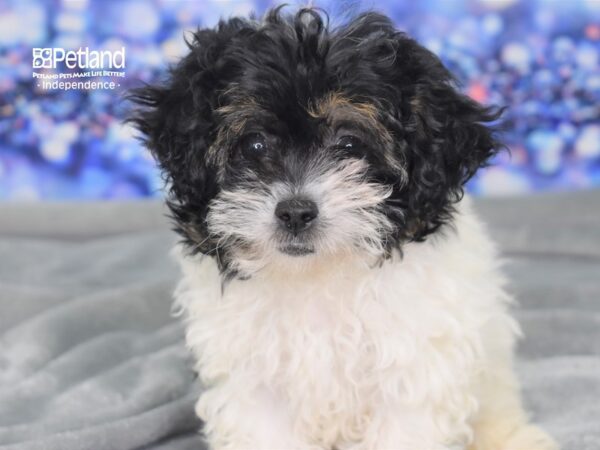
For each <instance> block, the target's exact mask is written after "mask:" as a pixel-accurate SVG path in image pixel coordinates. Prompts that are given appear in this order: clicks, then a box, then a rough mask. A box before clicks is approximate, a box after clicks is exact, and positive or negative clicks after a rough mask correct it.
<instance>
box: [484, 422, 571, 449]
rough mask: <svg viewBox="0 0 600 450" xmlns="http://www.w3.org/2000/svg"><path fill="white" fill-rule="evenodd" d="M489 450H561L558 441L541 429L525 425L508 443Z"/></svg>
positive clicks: (512, 435) (510, 437)
mask: <svg viewBox="0 0 600 450" xmlns="http://www.w3.org/2000/svg"><path fill="white" fill-rule="evenodd" d="M483 450H488V449H483ZM489 450H559V447H558V444H557V443H556V441H554V439H552V438H551V437H550V436H549V435H548V434H547V433H546V432H545V431H543V430H542V429H540V428H539V427H537V426H535V425H525V426H523V427H521V428H519V429H518V430H516V431H515V432H514V433H513V434H511V435H510V436H509V438H508V440H507V441H506V443H504V444H502V445H501V446H500V447H498V448H497V449H495V448H494V449H489Z"/></svg>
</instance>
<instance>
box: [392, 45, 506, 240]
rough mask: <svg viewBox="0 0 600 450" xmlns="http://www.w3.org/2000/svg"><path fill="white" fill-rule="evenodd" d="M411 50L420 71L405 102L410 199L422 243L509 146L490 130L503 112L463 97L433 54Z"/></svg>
mask: <svg viewBox="0 0 600 450" xmlns="http://www.w3.org/2000/svg"><path fill="white" fill-rule="evenodd" d="M402 39H406V38H402ZM409 45H411V46H413V45H414V47H413V48H412V49H411V56H412V57H413V58H414V59H415V64H418V65H419V66H420V70H419V72H420V73H419V76H418V77H417V78H416V80H415V84H413V89H411V92H410V93H409V94H408V95H406V97H408V98H406V97H405V99H404V100H405V102H407V103H408V107H407V108H406V109H407V110H408V116H409V121H408V123H409V125H408V126H407V130H406V131H407V135H406V137H407V140H408V144H409V145H408V146H407V151H408V153H409V155H408V157H407V161H408V165H409V167H408V172H409V184H408V186H407V187H406V189H407V190H408V195H407V200H408V208H409V210H411V211H412V212H413V214H411V216H412V217H415V220H416V222H417V223H415V224H411V225H412V226H413V227H414V229H415V230H416V232H415V235H414V236H413V238H414V239H417V240H418V239H420V238H422V237H424V236H425V235H427V234H429V233H431V232H433V231H435V230H436V229H437V228H438V227H439V226H440V225H441V224H443V223H445V222H447V221H448V220H449V219H450V215H451V213H452V211H453V204H454V203H456V202H457V201H458V200H460V199H461V198H462V196H463V193H464V185H465V183H466V182H467V181H468V180H469V179H470V178H471V177H472V176H473V175H474V174H475V172H476V171H477V170H478V169H479V168H480V167H483V166H485V165H486V164H487V162H488V161H489V159H490V158H491V157H492V156H493V155H495V154H496V153H497V152H498V151H499V150H500V149H501V148H502V147H503V146H502V144H501V143H500V142H499V141H498V140H497V139H496V137H495V132H496V130H495V128H494V127H492V126H490V125H491V123H492V122H495V121H497V120H498V119H499V117H500V115H501V113H502V110H501V109H498V108H494V107H485V106H482V105H480V104H479V103H477V102H476V101H474V100H472V99H470V98H469V97H467V96H466V95H463V94H461V93H460V92H459V91H458V90H457V88H456V87H455V81H454V79H453V77H452V76H451V75H450V73H449V72H448V71H447V70H446V68H445V67H444V66H443V65H442V63H441V62H440V61H439V59H438V58H437V57H436V56H435V55H433V53H431V52H429V51H428V50H426V49H424V48H423V47H420V46H418V44H416V43H414V41H411V43H409Z"/></svg>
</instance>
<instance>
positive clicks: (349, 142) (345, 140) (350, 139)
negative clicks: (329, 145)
mask: <svg viewBox="0 0 600 450" xmlns="http://www.w3.org/2000/svg"><path fill="white" fill-rule="evenodd" d="M360 145H361V142H360V140H359V139H358V138H357V137H355V136H350V135H346V136H342V137H340V138H339V139H338V140H337V142H336V143H335V146H336V147H337V148H341V149H346V150H355V149H357V148H358V147H360Z"/></svg>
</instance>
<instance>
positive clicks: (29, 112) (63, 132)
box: [0, 0, 600, 200]
mask: <svg viewBox="0 0 600 450" xmlns="http://www.w3.org/2000/svg"><path fill="white" fill-rule="evenodd" d="M275 4H276V2H274V1H271V0H253V1H251V0H232V1H227V0H206V1H201V2H193V1H185V0H148V1H142V0H121V1H101V0H76V1H73V0H62V1H59V0H47V1H43V0H3V1H2V2H1V3H0V199H10V200H24V199H27V200H45V199H77V198H79V199H110V198H139V197H147V196H159V195H162V193H161V187H162V180H161V177H160V174H159V173H158V171H157V169H156V167H155V164H154V162H153V161H152V159H151V157H150V155H149V153H148V152H147V151H146V150H145V149H144V148H143V146H142V145H141V143H140V142H139V140H138V139H136V137H135V132H134V131H133V130H132V129H131V127H129V126H126V125H123V124H122V120H123V118H124V117H125V115H126V112H127V104H126V102H125V101H124V100H123V97H124V94H125V92H126V90H127V89H129V88H131V87H134V86H139V85H140V84H142V83H144V82H150V83H151V82H153V81H156V80H159V79H161V77H163V76H164V75H165V72H166V70H167V68H168V65H169V64H171V63H173V62H176V61H177V60H178V58H180V57H181V56H183V55H184V54H185V52H186V46H185V43H184V40H183V36H184V34H189V32H190V31H193V30H195V29H196V28H197V27H198V26H202V27H206V26H214V25H215V24H216V23H217V21H218V20H219V19H220V18H222V17H224V18H228V17H231V16H235V15H248V14H249V13H250V12H252V11H254V12H256V13H257V14H258V15H261V14H263V13H264V12H265V11H266V10H267V9H268V8H270V7H272V6H274V5H275ZM312 4H314V5H316V6H322V7H323V8H324V9H326V10H327V11H329V13H330V16H331V22H332V23H333V24H336V23H337V24H339V23H342V22H343V21H344V20H345V19H346V18H347V17H349V16H351V15H352V14H354V13H357V12H359V11H362V10H365V9H376V10H380V11H381V12H383V13H386V14H388V15H389V16H390V17H391V18H392V19H393V20H394V21H395V23H396V24H397V26H398V27H399V28H401V29H402V30H405V31H406V32H408V33H409V34H410V35H412V36H414V37H416V38H417V39H418V40H420V41H421V42H422V43H423V44H424V45H425V46H427V47H428V48H429V49H430V50H432V51H433V52H435V53H436V54H438V55H439V56H440V57H441V59H442V60H443V61H444V63H445V64H446V65H447V66H448V67H449V68H450V69H451V70H452V71H453V72H454V73H455V74H456V75H457V78H458V79H459V81H460V82H461V84H462V89H463V91H464V92H465V93H466V94H467V95H469V96H471V97H472V98H474V99H475V100H477V101H479V102H482V103H485V104H498V105H501V106H507V111H506V113H505V120H506V131H505V132H504V135H503V139H504V140H505V142H506V143H507V145H508V147H509V148H510V155H509V154H508V153H506V154H502V155H499V156H498V157H497V158H496V160H495V161H494V165H493V166H492V167H490V168H488V169H486V170H484V171H482V172H481V173H479V174H478V175H477V176H476V177H475V179H474V180H473V181H472V182H471V183H470V184H469V186H468V188H469V190H470V191H471V192H473V193H476V194H489V195H505V194H522V193H526V192H531V191H542V190H559V189H581V188H589V187H593V186H599V185H600V120H599V119H600V55H599V52H600V1H598V0H568V1H566V0H565V1H557V0H423V1H420V2H415V1H414V0H380V1H378V2H376V3H375V2H372V1H371V2H366V1H364V2H361V1H360V0H347V1H341V2H340V1H333V0H323V1H319V0H316V1H313V2H312ZM298 5H300V4H298ZM294 8H295V7H294V6H293V5H292V6H288V8H287V10H288V11H293V9H294ZM52 46H62V47H66V48H67V49H72V50H77V49H78V48H79V46H83V47H89V48H90V49H92V50H105V49H110V50H116V49H120V48H121V47H125V48H126V52H127V66H126V69H125V71H126V78H125V79H115V81H116V82H118V83H119V84H120V85H121V86H120V87H119V88H118V89H116V90H114V91H108V90H104V91H85V90H76V91H59V90H44V89H41V88H40V87H38V86H37V84H38V82H37V81H35V80H33V79H32V75H31V74H32V68H31V64H32V61H31V60H32V50H31V49H32V47H52Z"/></svg>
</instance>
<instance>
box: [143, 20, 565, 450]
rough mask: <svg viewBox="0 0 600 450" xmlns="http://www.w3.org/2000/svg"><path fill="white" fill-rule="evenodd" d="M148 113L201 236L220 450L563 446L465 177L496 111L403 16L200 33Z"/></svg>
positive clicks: (184, 211) (194, 269) (196, 239)
mask: <svg viewBox="0 0 600 450" xmlns="http://www.w3.org/2000/svg"><path fill="white" fill-rule="evenodd" d="M189 48H190V52H189V54H188V55H187V56H186V57H185V58H183V60H181V62H180V63H179V64H177V65H176V66H175V67H174V68H173V69H172V70H171V71H170V75H169V78H168V80H167V81H166V82H165V83H164V84H162V85H159V86H153V87H146V88H143V89H140V90H138V91H135V92H134V94H133V96H132V98H133V99H134V101H135V102H137V103H138V104H139V105H141V106H140V107H139V109H138V112H137V113H136V115H135V117H134V118H133V119H132V120H133V121H134V123H135V125H136V126H137V127H138V128H139V130H141V132H142V133H143V135H144V137H145V142H146V144H147V146H148V147H149V149H150V150H151V151H152V153H153V155H154V156H155V157H156V160H157V161H158V163H159V165H160V167H161V169H162V170H163V171H164V174H165V175H166V178H167V180H168V183H169V187H170V195H169V199H168V204H169V207H170V209H171V211H172V214H173V217H174V220H175V222H176V226H177V230H178V232H179V233H180V234H181V236H182V237H183V240H182V243H181V245H180V246H179V247H178V249H177V253H178V255H179V258H180V261H181V266H182V269H183V280H182V281H181V283H180V284H179V287H178V288H177V291H176V302H177V304H178V305H180V306H181V307H182V309H183V310H184V311H185V315H186V318H187V334H186V338H187V343H188V345H189V347H190V348H191V350H192V351H193V353H194V355H195V357H196V358H197V366H196V368H197V370H198V373H199V375H200V379H201V381H202V383H203V385H204V387H205V390H204V393H203V394H202V396H201V398H200V400H199V402H198V404H197V413H198V415H199V416H200V417H201V418H202V419H203V421H204V432H205V435H206V438H207V440H208V442H209V444H210V447H211V448H212V449H251V450H259V449H282V450H283V449H328V450H330V449H337V450H349V449H378V450H391V449H394V450H441V449H446V450H447V449H453V450H454V449H471V450H473V449H477V450H550V449H556V444H554V443H553V441H552V440H551V439H550V438H549V437H548V436H547V435H546V434H545V433H543V432H542V431H541V430H540V429H538V428H536V427H535V426H533V425H530V424H529V423H528V421H527V416H526V414H525V412H524V411H523V408H522V406H521V401H520V398H519V392H518V391H519V388H518V383H517V381H516V379H515V377H514V374H513V370H512V367H511V366H512V354H513V344H514V341H515V336H516V335H517V334H518V327H517V325H516V323H515V321H514V320H513V319H512V318H511V316H510V315H509V313H508V307H509V305H510V303H511V299H510V297H509V296H508V295H507V294H506V292H505V291H504V290H503V284H504V282H503V277H502V275H501V274H500V273H499V271H498V265H499V261H498V256H497V253H496V251H495V249H494V246H493V244H492V243H491V241H490V239H489V238H488V235H487V234H486V232H485V230H484V228H483V227H482V225H481V224H480V223H479V221H478V220H477V219H476V217H475V216H474V215H473V212H472V211H471V208H470V206H469V201H468V199H466V198H463V185H464V184H465V182H466V181H467V180H469V178H471V177H472V176H473V174H474V173H475V172H476V171H477V169H479V168H480V167H481V166H483V165H485V163H486V161H487V160H488V159H489V158H490V157H491V156H492V155H494V154H495V153H496V152H497V151H498V150H499V149H500V147H501V145H500V144H499V142H498V141H497V140H496V139H495V137H494V133H493V130H492V129H491V128H490V127H489V126H488V125H489V124H490V123H491V122H493V121H495V120H496V119H498V116H499V113H498V111H497V110H495V109H491V108H485V107H483V106H481V105H479V104H477V103H476V102H474V101H473V100H471V99H469V98H468V97H466V96H464V95H462V94H460V93H459V92H457V90H456V89H455V86H454V82H453V78H452V76H451V75H450V74H449V72H448V71H447V70H446V69H445V68H444V66H443V65H442V63H441V62H440V61H439V59H438V58H437V57H435V56H434V55H433V54H432V53H431V52H429V51H428V50H426V49H425V48H423V47H421V46H420V45H418V44H417V43H416V42H415V41H414V40H412V39H410V38H408V37H407V36H406V35H405V34H403V33H400V32H398V31H396V30H395V29H394V27H393V25H392V23H391V22H390V20H389V19H387V18H386V17H384V16H382V15H379V14H375V13H366V14H363V15H360V16H358V17H356V18H355V19H353V20H352V21H350V22H349V23H347V24H345V25H343V26H341V27H339V28H335V29H330V28H329V26H328V25H327V24H326V23H325V22H324V19H323V14H322V13H320V12H318V11H316V10H314V9H303V10H300V11H299V12H298V13H297V14H296V15H295V16H284V15H283V14H282V13H281V11H280V9H275V10H273V11H271V12H270V13H269V14H267V16H266V17H265V18H264V19H263V20H253V19H250V20H246V19H240V18H235V19H231V20H228V21H223V22H221V23H220V24H219V25H218V26H217V28H216V29H202V30H198V31H197V32H196V33H195V34H194V38H193V41H192V42H190V43H189Z"/></svg>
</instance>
